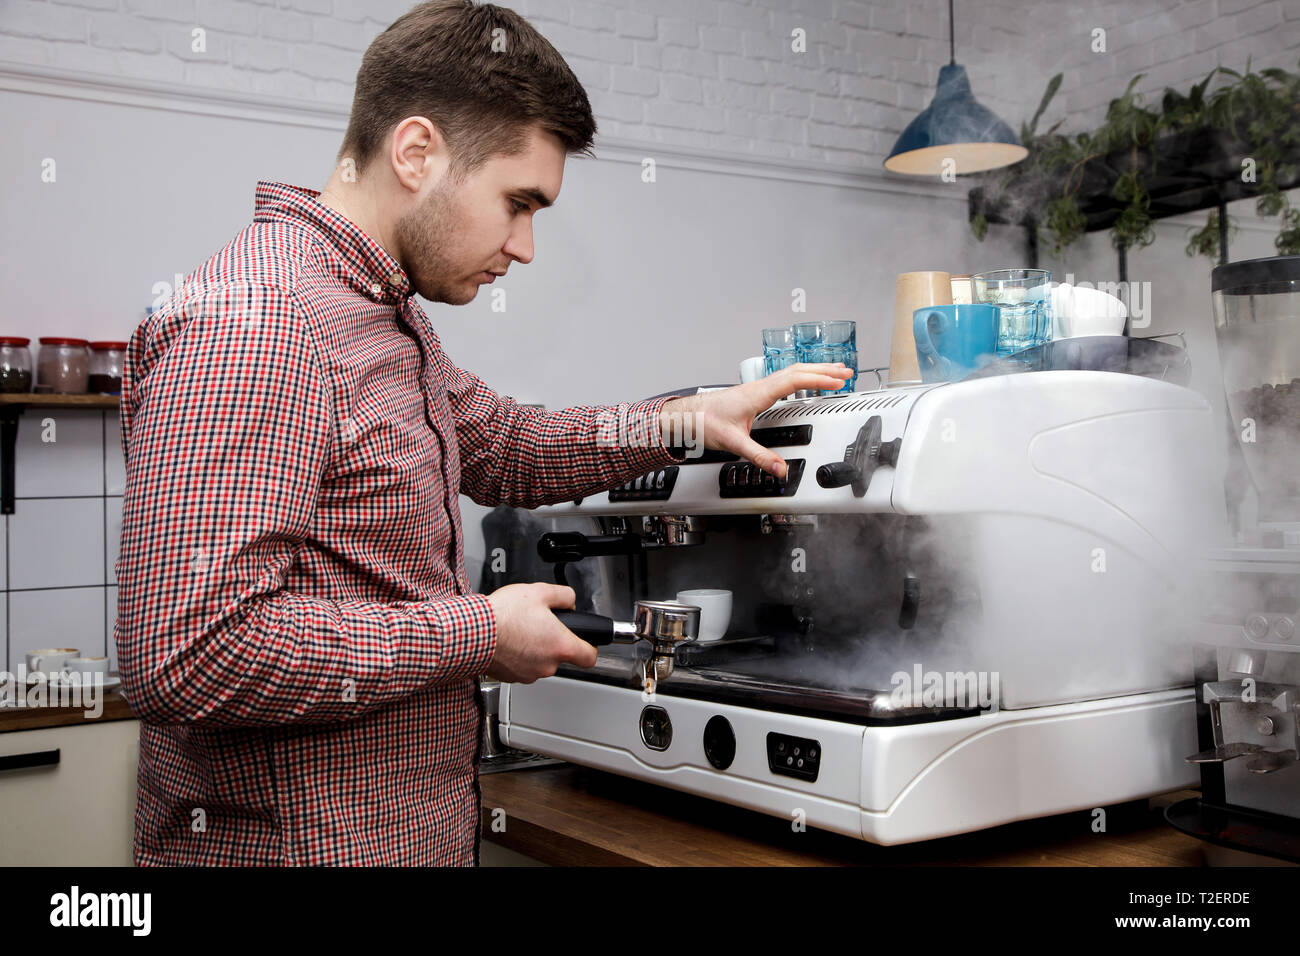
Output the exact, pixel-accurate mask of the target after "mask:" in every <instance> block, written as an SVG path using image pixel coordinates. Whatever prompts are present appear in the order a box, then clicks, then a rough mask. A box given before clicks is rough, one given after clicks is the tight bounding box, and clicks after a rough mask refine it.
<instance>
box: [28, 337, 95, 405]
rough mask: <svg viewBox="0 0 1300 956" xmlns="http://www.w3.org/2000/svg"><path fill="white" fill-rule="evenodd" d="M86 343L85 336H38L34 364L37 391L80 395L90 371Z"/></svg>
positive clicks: (83, 391) (84, 388)
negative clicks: (66, 337) (37, 353)
mask: <svg viewBox="0 0 1300 956" xmlns="http://www.w3.org/2000/svg"><path fill="white" fill-rule="evenodd" d="M89 344H90V343H88V342H87V341H86V340H85V339H65V338H61V337H56V336H44V337H42V338H41V354H40V357H39V359H38V361H37V366H36V378H37V381H36V388H37V391H42V392H54V393H55V394H58V395H80V394H84V393H85V391H86V382H87V379H88V377H89V374H90V350H89V348H88V347H87V346H88V345H89Z"/></svg>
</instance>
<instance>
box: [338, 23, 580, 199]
mask: <svg viewBox="0 0 1300 956" xmlns="http://www.w3.org/2000/svg"><path fill="white" fill-rule="evenodd" d="M498 29H499V30H500V31H501V33H500V34H497V35H496V36H494V35H493V34H494V31H496V30H498ZM494 41H496V46H497V47H498V49H497V50H494V48H493V46H494ZM502 44H504V50H500V49H499V48H500V47H501V45H502ZM408 116H424V117H426V118H427V119H428V120H429V121H430V122H432V123H433V124H434V125H435V126H437V127H438V129H439V131H440V132H441V133H442V136H443V139H445V140H446V142H447V147H448V149H449V151H450V152H451V154H452V169H451V172H452V175H453V177H454V178H457V179H459V178H461V177H463V176H464V175H466V174H467V173H470V172H473V171H474V170H475V169H477V168H478V167H480V166H481V165H483V163H485V162H487V161H488V160H489V159H490V158H491V157H493V156H497V155H514V154H517V153H519V152H520V151H522V150H523V148H524V140H525V137H526V135H527V132H528V129H529V127H531V126H533V125H538V126H540V127H541V128H542V129H544V130H546V131H548V132H550V133H553V134H554V135H555V136H556V137H558V138H559V140H560V142H561V143H563V144H564V148H565V151H566V152H569V153H590V152H591V146H592V142H593V140H594V139H595V136H596V120H595V117H593V116H592V114H591V103H590V102H588V100H587V92H586V90H584V89H583V88H582V84H581V83H579V82H578V78H577V77H576V76H574V75H573V71H572V70H570V69H569V65H568V64H567V63H565V62H564V58H563V57H562V56H560V54H559V52H558V51H557V50H556V49H555V47H553V46H551V44H550V43H549V42H548V41H547V40H546V38H545V37H543V36H542V35H541V34H540V33H538V32H537V30H535V29H534V28H533V26H532V25H531V24H530V23H529V22H528V21H527V20H525V19H524V18H523V17H521V16H520V15H519V14H517V13H515V12H514V11H513V10H507V9H505V8H503V7H498V6H495V5H493V4H490V3H485V4H482V5H478V4H475V3H474V2H473V0H432V2H430V3H422V4H420V5H419V6H417V7H414V8H413V9H411V10H410V11H408V12H407V13H405V14H403V15H402V16H401V17H399V18H398V19H397V20H395V21H394V22H393V24H392V26H390V27H389V28H388V29H387V30H385V31H384V32H383V33H381V34H379V36H377V37H375V39H374V41H373V42H372V43H371V44H370V47H369V48H368V49H367V50H366V53H365V56H364V57H362V60H361V69H359V70H358V71H357V84H356V91H355V93H354V94H353V98H352V116H351V118H350V119H349V120H348V129H347V133H346V134H345V135H344V137H343V146H342V148H341V149H340V150H339V156H340V158H341V157H343V156H351V157H352V158H353V160H354V162H355V163H356V166H357V169H358V171H360V170H361V169H362V168H364V166H365V164H366V161H367V160H368V159H370V158H371V157H372V156H373V155H374V154H375V152H376V151H377V150H378V149H379V147H380V145H381V144H382V143H383V141H384V138H385V137H386V136H387V135H388V134H389V132H391V131H392V129H393V127H395V126H396V125H397V124H398V123H400V122H401V121H402V120H404V119H406V118H407V117H408Z"/></svg>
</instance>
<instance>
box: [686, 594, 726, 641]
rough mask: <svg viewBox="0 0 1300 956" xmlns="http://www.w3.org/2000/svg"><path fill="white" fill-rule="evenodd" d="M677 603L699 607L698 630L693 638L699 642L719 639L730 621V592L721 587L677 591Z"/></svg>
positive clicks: (724, 633) (723, 634)
mask: <svg viewBox="0 0 1300 956" xmlns="http://www.w3.org/2000/svg"><path fill="white" fill-rule="evenodd" d="M677 603H678V604H693V605H695V606H696V607H698V608H699V609H700V632H699V635H698V636H697V637H696V638H695V639H696V640H697V641H699V642H701V643H706V644H707V643H708V642H709V641H718V640H721V639H722V638H723V637H724V636H725V635H726V633H727V626H728V625H729V624H730V623H731V592H730V591H727V590H724V589H722V588H701V589H698V590H694V591H678V592H677Z"/></svg>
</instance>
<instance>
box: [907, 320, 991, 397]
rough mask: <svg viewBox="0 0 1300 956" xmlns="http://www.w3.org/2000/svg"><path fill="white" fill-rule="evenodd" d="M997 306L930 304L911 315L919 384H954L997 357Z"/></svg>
mask: <svg viewBox="0 0 1300 956" xmlns="http://www.w3.org/2000/svg"><path fill="white" fill-rule="evenodd" d="M1000 321H1001V312H1000V311H999V310H998V307H997V306H996V305H986V304H979V305H931V306H926V307H925V308H923V309H917V310H916V311H915V312H913V313H912V335H913V337H914V338H915V339H916V359H917V362H918V363H919V364H920V366H921V381H922V382H926V383H930V382H955V381H957V380H958V379H961V378H965V377H966V376H967V375H969V374H970V373H971V372H973V371H975V370H976V369H977V368H980V367H981V366H983V365H987V364H988V363H989V362H991V361H993V360H994V359H995V358H997V350H998V326H999V324H1000Z"/></svg>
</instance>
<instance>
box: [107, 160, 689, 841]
mask: <svg viewBox="0 0 1300 956" xmlns="http://www.w3.org/2000/svg"><path fill="white" fill-rule="evenodd" d="M318 195H319V194H318V193H317V192H315V191H313V190H306V189H301V188H298V187H292V186H286V185H283V184H277V183H265V182H264V183H259V184H258V186H257V194H256V204H255V215H254V218H253V222H252V224H251V225H250V226H248V227H247V228H246V229H244V230H243V231H242V232H241V233H239V235H238V236H236V237H235V239H234V240H233V241H232V242H231V243H230V244H229V245H227V246H226V247H225V248H224V249H222V250H221V251H220V252H219V253H217V254H216V255H215V256H213V257H212V258H211V259H210V260H209V261H208V262H207V263H206V264H204V265H203V267H202V268H200V269H199V270H198V271H196V272H195V273H193V274H192V275H191V276H189V277H188V279H187V281H186V283H185V284H184V286H183V287H182V288H181V289H180V290H178V291H177V294H176V295H174V296H173V297H172V298H171V300H169V301H168V302H167V304H166V305H164V307H163V308H162V309H160V310H159V311H157V312H155V313H154V314H152V315H151V316H150V317H149V318H148V319H146V320H145V321H144V322H143V323H141V325H140V326H139V327H138V328H137V329H136V330H135V332H134V334H133V335H132V336H131V341H130V345H129V348H128V350H127V357H126V368H125V370H124V376H123V388H122V406H121V407H122V444H123V451H124V454H125V456H126V491H125V498H124V501H123V514H122V545H121V556H120V558H119V559H118V563H117V579H118V587H119V592H118V616H117V627H116V632H115V635H114V637H115V640H116V642H117V654H118V661H119V666H120V668H121V673H122V686H123V693H124V694H125V696H126V697H127V699H128V700H129V702H130V704H131V706H132V709H133V710H134V711H135V712H136V714H137V715H139V716H140V718H141V721H142V722H141V728H140V764H139V795H138V803H137V808H136V816H135V861H136V863H137V864H139V865H177V864H181V865H187V864H197V865H222V864H264V865H299V864H345V865H346V864H359V865H375V864H385V865H386V864H439V865H441V864H473V863H475V862H477V858H478V830H479V826H478V822H479V790H478V750H479V734H480V733H481V728H482V704H481V702H480V699H479V695H478V690H477V683H478V681H477V677H478V675H481V674H483V673H484V671H485V670H486V669H487V667H488V665H489V663H490V661H491V660H492V656H493V653H494V650H495V648H496V621H495V618H494V616H493V612H492V607H491V604H490V603H489V602H488V599H487V598H486V597H484V596H483V595H481V594H476V593H474V591H473V589H472V588H471V586H470V582H469V578H468V577H467V576H466V573H465V560H464V538H463V535H462V532H461V523H460V509H459V504H458V500H457V496H458V494H460V493H461V492H463V493H465V494H467V495H469V496H470V498H472V499H473V500H474V501H476V502H479V503H480V504H485V505H497V504H506V505H512V506H515V507H520V508H531V507H535V506H537V505H540V504H545V503H549V502H555V501H562V500H565V499H568V498H573V497H575V496H578V495H581V494H589V493H592V492H594V491H596V490H598V489H602V488H608V487H611V486H613V485H616V484H620V483H622V482H624V481H626V480H627V479H628V478H630V477H632V476H634V475H637V474H640V473H641V472H643V471H647V470H650V469H652V468H655V467H658V466H661V465H664V464H668V463H671V462H673V461H681V460H682V459H681V458H678V457H674V456H673V455H672V454H671V453H670V452H669V451H668V450H666V449H665V448H664V446H663V442H662V439H661V438H660V434H659V409H660V406H661V405H662V404H663V403H664V402H665V401H666V400H667V399H664V398H659V399H652V400H647V401H643V402H637V403H624V404H619V405H610V406H584V407H575V408H569V409H565V410H564V411H560V412H554V413H549V414H548V413H544V412H542V411H541V410H539V409H529V408H521V407H520V406H519V405H518V404H517V403H516V402H515V401H514V400H513V399H512V398H510V397H508V396H503V395H498V394H496V393H495V392H493V391H492V390H491V389H489V388H488V387H487V386H486V385H485V384H484V383H483V382H482V381H481V380H480V379H478V378H477V377H476V376H474V375H472V374H471V373H469V372H467V371H464V370H463V369H460V368H457V367H456V366H455V365H453V364H452V363H451V361H450V360H449V359H448V358H447V356H446V354H445V353H444V352H443V350H442V348H441V346H440V344H439V341H438V336H437V335H436V334H435V333H434V331H433V329H432V328H431V327H430V325H429V322H428V319H427V318H426V316H425V315H424V312H423V311H422V310H421V308H420V306H419V305H418V303H417V302H416V300H415V299H414V298H413V296H412V288H411V284H410V281H409V279H408V278H407V276H406V274H405V273H404V272H403V270H402V269H401V267H400V266H399V265H398V263H397V261H396V260H394V259H393V258H392V257H391V256H389V255H388V253H386V252H385V251H384V250H383V248H381V247H380V245H379V244H378V243H376V242H375V241H374V240H372V239H371V238H370V237H369V236H367V235H366V234H365V233H364V232H362V231H361V229H359V228H358V227H357V226H356V225H354V224H353V223H351V222H350V221H348V220H347V219H346V218H345V217H343V216H341V215H339V214H338V213H336V212H335V211H333V210H331V209H330V208H328V207H327V206H325V205H323V204H322V203H320V202H319V201H317V199H316V197H317V196H318Z"/></svg>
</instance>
